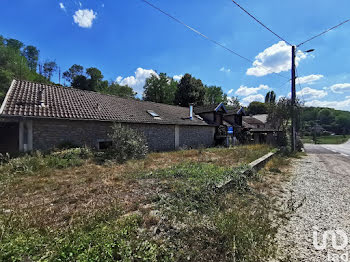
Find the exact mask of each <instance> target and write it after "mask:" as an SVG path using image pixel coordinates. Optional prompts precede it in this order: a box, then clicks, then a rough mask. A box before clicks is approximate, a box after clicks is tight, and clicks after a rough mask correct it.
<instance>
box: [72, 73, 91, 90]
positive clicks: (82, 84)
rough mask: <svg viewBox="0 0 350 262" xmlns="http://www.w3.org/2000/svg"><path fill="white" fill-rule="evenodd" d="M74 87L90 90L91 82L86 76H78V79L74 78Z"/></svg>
mask: <svg viewBox="0 0 350 262" xmlns="http://www.w3.org/2000/svg"><path fill="white" fill-rule="evenodd" d="M72 87H73V88H77V89H81V90H89V81H88V79H87V77H86V76H84V75H77V76H76V77H74V80H73V82H72Z"/></svg>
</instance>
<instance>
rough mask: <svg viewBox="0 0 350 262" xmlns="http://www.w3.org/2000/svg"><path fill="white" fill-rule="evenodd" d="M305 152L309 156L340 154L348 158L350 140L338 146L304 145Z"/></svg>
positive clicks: (349, 154)
mask: <svg viewBox="0 0 350 262" xmlns="http://www.w3.org/2000/svg"><path fill="white" fill-rule="evenodd" d="M305 151H306V153H309V154H332V153H336V154H341V155H343V156H349V157H350V140H349V141H348V142H346V143H345V144H340V145H313V144H305Z"/></svg>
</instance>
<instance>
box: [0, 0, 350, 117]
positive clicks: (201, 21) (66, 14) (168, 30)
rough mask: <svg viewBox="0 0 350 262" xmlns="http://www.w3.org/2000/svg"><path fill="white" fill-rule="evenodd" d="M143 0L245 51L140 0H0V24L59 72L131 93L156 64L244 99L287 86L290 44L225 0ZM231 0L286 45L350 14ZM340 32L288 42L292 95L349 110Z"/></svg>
mask: <svg viewBox="0 0 350 262" xmlns="http://www.w3.org/2000/svg"><path fill="white" fill-rule="evenodd" d="M149 1H150V2H151V3H152V4H154V5H156V6H158V7H159V8H161V9H162V10H164V11H166V12H168V13H169V14H171V15H173V16H174V17H176V18H178V19H180V20H181V21H183V22H184V23H186V24H188V25H189V26H191V27H192V28H194V29H196V30H198V31H200V32H201V33H203V34H205V35H206V36H208V37H210V38H211V39H213V40H215V41H217V42H218V43H220V44H222V45H223V46H225V47H227V48H229V49H231V50H233V51H234V52H236V53H238V54H239V55H241V56H243V57H244V58H247V59H242V58H241V57H239V56H236V55H234V54H232V53H231V52H229V51H227V50H226V49H224V48H222V47H220V46H218V45H215V44H213V43H212V42H210V41H208V40H206V39H204V38H203V37H201V36H199V35H198V34H195V33H194V32H192V31H190V30H188V29H187V28H186V27H184V26H183V25H181V24H179V23H176V22H175V21H174V20H172V19H170V18H169V17H167V16H165V15H164V14H162V13H161V12H159V11H157V10H155V9H153V8H152V7H150V6H149V5H147V4H145V3H144V2H143V1H141V0H81V1H80V2H79V1H76V0H58V1H56V0H11V1H6V0H3V1H1V3H0V5H1V10H2V12H1V16H0V34H1V35H3V36H4V37H7V38H15V39H18V40H21V41H22V42H24V43H25V44H26V45H34V46H36V47H38V49H39V50H40V60H41V61H45V60H47V59H48V60H55V61H56V62H57V64H58V65H59V66H60V68H61V71H62V72H63V71H65V70H67V69H68V68H69V67H70V66H71V65H73V64H80V65H82V66H84V67H85V68H88V67H97V68H99V69H100V70H101V71H102V73H103V75H104V77H105V79H106V80H110V81H116V82H118V83H120V84H123V85H124V84H127V85H129V86H131V87H132V88H133V89H134V90H135V91H136V92H137V93H138V94H139V96H140V95H142V90H143V85H144V82H145V79H146V78H147V77H149V76H150V75H151V74H157V73H161V72H164V73H167V74H168V75H169V76H170V77H174V79H176V80H179V79H181V76H182V75H184V74H185V73H190V74H191V75H193V76H194V77H196V78H200V79H201V80H202V81H203V83H204V84H207V85H216V86H221V87H222V88H223V90H224V92H225V93H227V94H228V95H229V96H238V97H239V99H240V101H241V102H242V104H244V105H247V104H249V102H251V101H263V100H264V96H265V94H266V93H267V92H268V91H270V90H273V91H275V93H276V94H277V97H280V96H288V95H290V88H291V87H290V82H289V79H290V78H291V72H290V68H291V47H290V46H289V45H288V44H287V43H286V42H284V41H282V40H280V39H279V38H277V37H276V36H275V35H273V34H272V33H270V32H269V31H267V30H266V29H265V28H263V27H262V26H261V25H259V24H258V23H256V22H255V21H254V20H253V19H252V18H251V17H249V16H248V15H247V14H245V13H244V12H243V11H242V10H241V9H239V8H238V7H237V6H236V5H234V4H233V3H232V1H231V0H215V1H213V0H211V1H210V0H192V1H188V0H177V1H165V0H163V1H162V0H149ZM237 1H238V3H239V4H240V5H242V6H243V7H244V8H246V9H247V10H248V11H249V12H251V13H252V14H254V15H255V16H256V17H257V18H258V19H260V20H261V21H262V22H263V23H264V24H266V25H267V26H268V27H269V28H271V29H272V30H273V31H274V32H276V33H277V34H278V35H280V36H281V37H282V38H283V39H284V40H286V41H287V42H288V43H291V44H293V45H298V44H299V43H301V42H303V41H305V40H307V39H309V38H310V37H312V36H314V35H317V34H319V33H321V32H322V31H324V30H326V29H328V28H330V27H332V26H335V25H337V24H339V23H340V22H342V21H344V20H346V19H348V18H350V14H349V12H348V10H350V2H349V1H348V0H336V1H329V0H318V1H317V4H315V2H316V1H315V0H294V1H281V0H249V1H248V0H237ZM349 40H350V23H347V24H345V25H343V26H341V27H339V28H337V29H336V30H332V31H330V32H328V33H327V34H325V35H323V36H321V37H319V38H316V39H314V40H312V41H310V42H309V43H307V44H305V45H302V46H300V47H299V48H298V52H297V58H296V62H297V73H298V76H299V79H297V95H298V97H299V98H300V100H301V101H302V102H304V103H305V105H306V106H324V107H331V108H336V109H341V110H347V111H350V45H349ZM309 49H315V51H314V52H312V53H306V52H305V51H306V50H309ZM248 60H249V61H248ZM56 80H57V76H56Z"/></svg>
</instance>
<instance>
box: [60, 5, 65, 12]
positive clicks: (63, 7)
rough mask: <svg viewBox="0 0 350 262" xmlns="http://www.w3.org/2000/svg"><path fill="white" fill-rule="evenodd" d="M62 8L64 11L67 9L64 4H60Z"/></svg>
mask: <svg viewBox="0 0 350 262" xmlns="http://www.w3.org/2000/svg"><path fill="white" fill-rule="evenodd" d="M60 8H61V9H62V10H63V11H66V7H65V6H64V4H63V3H60Z"/></svg>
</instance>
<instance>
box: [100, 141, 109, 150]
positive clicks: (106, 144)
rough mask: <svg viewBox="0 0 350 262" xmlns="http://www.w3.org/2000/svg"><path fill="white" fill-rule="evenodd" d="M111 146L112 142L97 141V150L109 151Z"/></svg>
mask: <svg viewBox="0 0 350 262" xmlns="http://www.w3.org/2000/svg"><path fill="white" fill-rule="evenodd" d="M112 145H113V142H112V140H99V141H98V150H107V149H110V148H111V147H112Z"/></svg>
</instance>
